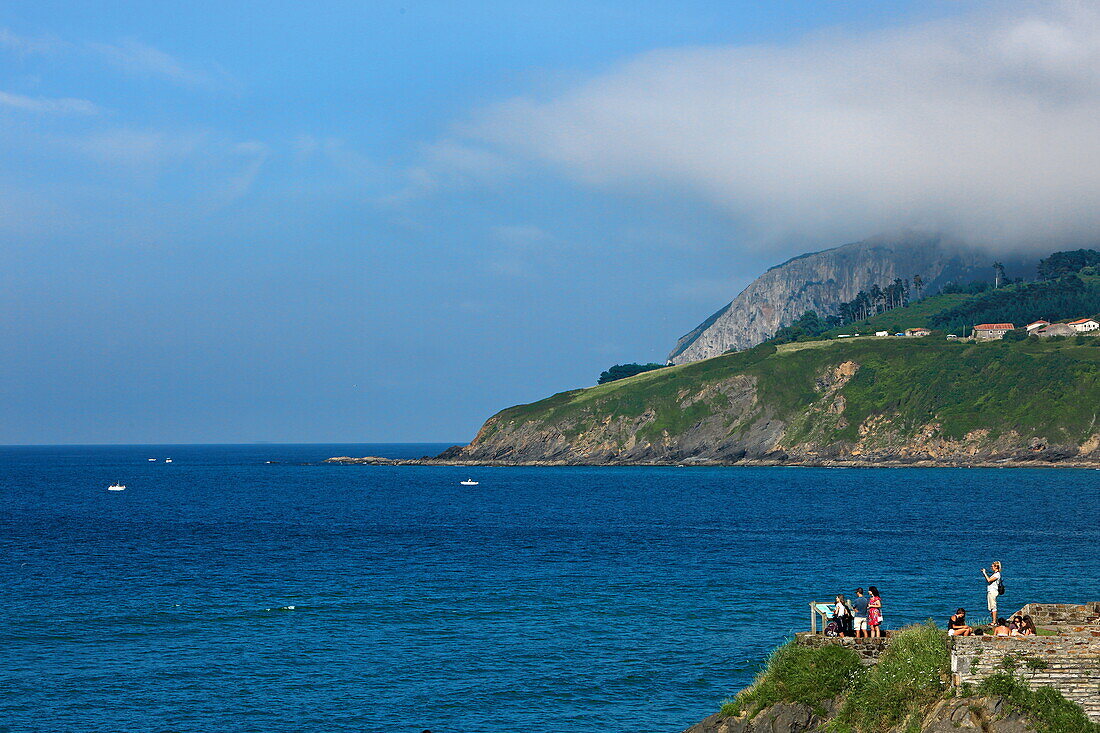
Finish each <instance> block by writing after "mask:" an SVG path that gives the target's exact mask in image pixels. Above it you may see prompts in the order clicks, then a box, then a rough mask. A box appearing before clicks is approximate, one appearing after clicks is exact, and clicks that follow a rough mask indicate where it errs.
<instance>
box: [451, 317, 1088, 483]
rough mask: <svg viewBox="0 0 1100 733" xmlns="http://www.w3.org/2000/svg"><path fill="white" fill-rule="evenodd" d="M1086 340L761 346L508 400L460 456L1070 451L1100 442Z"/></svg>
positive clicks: (586, 458)
mask: <svg viewBox="0 0 1100 733" xmlns="http://www.w3.org/2000/svg"><path fill="white" fill-rule="evenodd" d="M1084 341H1085V343H1081V344H1079V343H1077V341H1076V340H1074V339H1070V340H1063V341H1036V340H1029V341H1021V342H1014V343H1008V342H992V343H982V344H972V343H960V342H949V341H946V340H940V339H931V338H926V339H875V338H866V339H865V338H860V339H845V340H843V341H818V342H809V343H796V344H785V345H783V346H780V347H778V348H777V347H776V346H774V345H770V344H764V345H761V346H759V347H756V348H754V349H750V350H748V351H744V352H739V353H734V354H728V355H725V356H720V357H715V358H712V359H707V360H704V361H700V362H695V363H692V364H686V365H682V366H676V367H669V368H666V369H660V370H656V371H652V372H646V373H644V374H639V375H637V376H634V377H629V378H627V379H622V380H619V381H616V382H612V383H609V384H605V385H600V386H597V387H591V388H588V389H580V390H572V391H569V392H562V393H560V394H556V395H554V396H552V397H549V398H547V399H544V400H540V401H538V402H534V403H531V404H529V405H519V406H516V407H512V408H508V409H506V410H504V411H502V412H501V413H499V414H498V415H496V416H495V417H494V418H492V419H491V420H490V421H489V422H488V423H487V424H486V426H485V427H484V428H483V429H482V432H481V433H480V434H479V435H478V438H477V439H476V440H475V441H474V442H473V443H472V444H471V445H470V446H468V447H467V449H465V450H466V457H468V458H474V459H477V458H502V457H508V458H509V459H511V460H542V459H545V458H553V459H555V460H559V459H560V460H563V461H569V462H600V461H608V460H618V461H624V462H626V461H631V460H640V459H642V458H645V459H647V460H666V459H667V460H679V459H681V458H683V457H685V456H703V457H707V458H713V459H715V460H724V459H727V458H730V457H731V456H732V457H739V456H744V455H754V454H759V455H765V454H767V453H769V452H772V453H775V452H782V453H784V454H786V455H789V456H791V457H794V458H797V457H799V456H803V457H805V456H811V455H844V454H845V453H846V452H854V453H857V454H861V455H866V454H870V453H876V454H879V455H884V456H888V455H920V451H921V450H926V449H928V448H927V446H928V445H931V443H929V441H930V440H933V439H934V440H935V441H939V442H938V443H936V445H940V446H947V447H946V448H942V447H941V448H936V450H940V451H941V452H942V451H945V450H956V449H958V450H962V448H959V445H961V443H959V442H960V441H963V442H965V441H969V443H968V444H967V447H966V448H965V450H966V451H968V452H969V453H970V454H975V452H977V453H980V454H989V455H995V454H1002V453H1003V454H1005V455H1008V454H1013V455H1017V454H1019V455H1023V454H1026V453H1027V452H1028V451H1029V450H1032V451H1034V450H1046V449H1048V448H1050V449H1051V450H1053V447H1057V450H1058V451H1060V453H1059V455H1060V456H1061V457H1068V456H1071V455H1077V454H1078V453H1079V452H1080V451H1085V449H1086V448H1087V449H1088V450H1090V451H1096V449H1097V448H1098V447H1100V446H1092V447H1091V448H1089V447H1088V445H1086V444H1088V441H1089V440H1090V439H1091V437H1092V436H1093V435H1094V434H1096V433H1097V431H1098V430H1100V428H1098V427H1097V419H1098V416H1100V338H1089V339H1085V340H1084ZM974 431H978V433H975V432H974ZM975 435H977V436H978V437H975ZM957 444H958V445H957ZM1082 445H1085V448H1080V446H1082ZM922 446H923V447H922ZM952 446H954V447H952ZM1037 446H1038V447H1037ZM929 450H930V449H929ZM1021 452H1022V453H1021ZM1086 452H1087V451H1086ZM1098 456H1100V453H1098ZM1057 457H1058V456H1055V458H1057Z"/></svg>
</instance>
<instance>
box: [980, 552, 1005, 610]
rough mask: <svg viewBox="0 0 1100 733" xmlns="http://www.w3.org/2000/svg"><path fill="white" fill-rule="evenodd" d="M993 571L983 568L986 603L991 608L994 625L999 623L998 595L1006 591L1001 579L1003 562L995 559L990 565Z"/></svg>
mask: <svg viewBox="0 0 1100 733" xmlns="http://www.w3.org/2000/svg"><path fill="white" fill-rule="evenodd" d="M990 568H992V570H993V572H992V574H990V573H987V572H986V571H985V568H982V575H984V576H985V605H986V607H987V608H988V609H989V618H990V619H991V620H992V623H993V625H994V626H996V625H997V597H998V596H1000V595H1001V594H1002V593H1004V592H1005V591H1004V583H1003V582H1002V581H1001V563H1000V561H998V560H994V561H993V564H992V565H990Z"/></svg>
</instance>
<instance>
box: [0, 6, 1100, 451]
mask: <svg viewBox="0 0 1100 733" xmlns="http://www.w3.org/2000/svg"><path fill="white" fill-rule="evenodd" d="M1098 62H1100V19H1098V16H1097V15H1096V13H1095V11H1093V10H1092V9H1091V8H1090V5H1089V4H1087V3H1074V2H1058V3H1040V2H1034V3H1011V2H1008V3H995V4H994V3H989V4H985V3H974V2H963V1H962V0H943V1H942V2H900V1H899V2H884V1H882V0H875V1H873V2H872V1H870V0H868V1H866V2H861V1H857V0H853V1H850V2H848V1H838V0H831V1H826V2H799V1H792V2H782V3H762V2H731V1H729V0H725V1H722V2H719V1H714V2H691V1H686V2H598V1H595V2H592V1H590V2H583V3H581V2H569V1H568V0H567V1H565V2H559V3H542V2H538V3H536V2H521V1H515V0H513V1H510V2H494V1H492V0H490V1H486V2H477V3H466V2H418V1H415V0H405V1H404V2H388V1H386V0H380V1H378V2H370V3H363V2H326V1H323V0H319V1H318V2H314V3H298V2H277V1H273V0H268V1H267V2H262V3H261V2H226V1H225V0H220V1H219V2H204V1H202V0H189V1H188V2H173V1H170V0H166V1H165V2H158V3H149V2H124V1H119V2H110V3H106V2H81V1H80V0H65V1H64V2H54V1H51V0H35V2H18V1H14V2H8V3H5V4H3V5H2V6H0V405H3V413H2V416H3V419H0V443H5V444H32V443H204V442H260V441H272V442H404V441H416V442H422V441H423V442H454V443H461V442H466V441H468V440H469V439H471V438H472V437H473V435H474V434H475V432H476V431H477V429H478V427H479V426H480V425H481V423H482V422H483V421H484V419H485V418H487V417H488V416H489V415H491V414H492V413H494V412H496V411H497V410H499V409H502V408H504V407H507V406H510V405H513V404H518V403H522V402H528V401H532V400H535V399H539V398H541V397H544V396H547V395H549V394H552V393H554V392H558V391H561V390H565V389H573V388H576V387H580V386H586V385H590V384H593V383H594V382H595V379H596V377H597V376H598V374H599V373H600V371H602V370H603V369H605V368H607V367H608V366H610V365H612V364H616V363H626V362H632V361H639V362H647V361H663V360H664V357H665V356H666V354H667V353H668V351H669V350H670V349H671V348H672V347H673V345H674V344H675V341H676V339H677V338H678V337H679V336H680V335H682V334H683V333H685V332H687V331H689V330H690V329H692V328H693V327H694V326H695V325H696V324H697V323H699V322H700V321H701V320H703V319H704V318H705V317H707V316H708V315H710V314H711V313H712V312H714V311H715V310H717V309H718V308H720V307H721V306H722V305H724V304H725V303H727V302H729V301H730V300H731V299H732V298H733V296H735V295H736V294H737V292H738V291H739V290H740V289H741V288H743V287H744V286H745V285H746V284H748V282H750V281H751V280H752V279H753V278H754V277H755V276H756V275H758V274H759V273H760V272H761V271H762V270H763V269H765V268H766V267H768V266H770V265H773V264H776V263H778V262H780V261H782V260H784V259H787V258H789V257H790V256H793V255H795V254H798V253H800V252H803V251H808V250H815V249H822V248H825V247H829V246H834V245H837V244H841V243H844V242H847V241H855V240H858V239H860V238H863V237H866V236H870V235H874V234H877V233H879V232H880V231H884V230H890V229H892V228H922V229H929V230H937V231H946V232H951V233H955V234H958V235H960V236H962V237H964V238H967V239H968V240H970V241H972V242H974V243H975V244H978V245H982V246H989V247H990V248H991V249H997V248H1013V249H1023V250H1028V251H1035V252H1041V251H1049V249H1050V248H1051V247H1052V246H1053V247H1054V248H1058V247H1059V246H1061V245H1062V244H1076V243H1080V242H1088V241H1091V240H1090V237H1091V232H1092V231H1095V228H1096V225H1097V224H1100V206H1098V205H1097V204H1100V200H1098V199H1100V143H1098V142H1097V140H1098V138H1097V136H1096V134H1095V131H1096V124H1097V123H1096V120H1097V119H1100V63H1098Z"/></svg>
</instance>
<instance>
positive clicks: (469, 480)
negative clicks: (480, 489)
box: [459, 478, 477, 486]
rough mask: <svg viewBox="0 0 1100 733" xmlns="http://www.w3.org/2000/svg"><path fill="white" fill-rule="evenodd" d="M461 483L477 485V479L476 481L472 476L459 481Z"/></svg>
mask: <svg viewBox="0 0 1100 733" xmlns="http://www.w3.org/2000/svg"><path fill="white" fill-rule="evenodd" d="M459 483H460V484H462V485H463V486H477V481H474V480H473V479H472V478H468V479H466V480H465V481H459Z"/></svg>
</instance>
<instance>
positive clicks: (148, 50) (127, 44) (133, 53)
mask: <svg viewBox="0 0 1100 733" xmlns="http://www.w3.org/2000/svg"><path fill="white" fill-rule="evenodd" d="M88 48H89V49H91V50H92V51H94V52H95V53H97V54H99V55H101V56H102V57H104V58H105V59H107V60H108V61H109V62H111V63H112V64H114V65H115V66H117V67H118V68H120V69H122V70H123V71H126V72H127V73H130V74H133V75H135V76H148V77H157V78H161V79H167V80H169V81H173V82H176V83H178V84H184V85H190V86H209V85H212V84H216V83H218V81H219V79H218V76H221V74H214V73H211V72H208V71H200V70H198V69H196V68H193V67H191V66H188V65H186V64H184V63H183V62H182V61H180V60H179V59H177V58H175V57H174V56H172V55H170V54H168V53H165V52H164V51H162V50H160V49H159V48H155V47H153V46H150V45H149V44H147V43H142V42H140V41H136V40H133V39H130V40H125V41H121V42H119V43H89V44H88Z"/></svg>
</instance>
